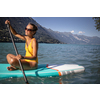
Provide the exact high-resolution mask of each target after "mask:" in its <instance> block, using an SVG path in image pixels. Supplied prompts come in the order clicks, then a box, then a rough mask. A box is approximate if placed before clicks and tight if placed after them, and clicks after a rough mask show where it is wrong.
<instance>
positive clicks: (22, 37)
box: [5, 20, 26, 41]
mask: <svg viewBox="0 0 100 100" xmlns="http://www.w3.org/2000/svg"><path fill="white" fill-rule="evenodd" d="M5 24H9V27H10V30H11V33H12V34H13V35H15V36H16V37H18V38H20V39H22V40H24V41H25V40H26V38H25V36H23V35H20V34H18V33H17V32H16V31H15V30H14V29H13V27H12V26H11V24H10V21H9V20H6V21H5Z"/></svg>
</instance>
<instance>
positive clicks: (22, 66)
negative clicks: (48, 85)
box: [7, 24, 29, 84]
mask: <svg viewBox="0 0 100 100" xmlns="http://www.w3.org/2000/svg"><path fill="white" fill-rule="evenodd" d="M7 27H8V30H9V34H10V37H11V40H12V43H13V46H14V49H15V52H16V55H18V50H17V47H16V45H15V42H14V39H13V36H12V34H11V31H10V27H9V24H7ZM18 61H19V65H20V68H21V71H22V72H23V76H24V80H25V82H26V83H27V84H29V83H28V80H27V78H26V76H25V73H24V69H23V66H22V63H21V61H20V59H19V60H18Z"/></svg>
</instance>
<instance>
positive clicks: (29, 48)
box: [25, 38, 38, 63]
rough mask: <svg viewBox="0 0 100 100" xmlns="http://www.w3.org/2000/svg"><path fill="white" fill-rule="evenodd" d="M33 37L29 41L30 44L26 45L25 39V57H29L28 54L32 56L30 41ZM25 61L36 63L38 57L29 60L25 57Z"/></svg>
mask: <svg viewBox="0 0 100 100" xmlns="http://www.w3.org/2000/svg"><path fill="white" fill-rule="evenodd" d="M34 39H35V38H33V39H32V40H31V42H30V44H29V45H28V47H27V40H26V43H25V50H26V55H25V56H26V57H29V56H33V48H32V42H33V40H34ZM25 61H27V62H36V63H38V57H37V58H36V60H29V59H25Z"/></svg>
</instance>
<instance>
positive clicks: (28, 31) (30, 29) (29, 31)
mask: <svg viewBox="0 0 100 100" xmlns="http://www.w3.org/2000/svg"><path fill="white" fill-rule="evenodd" d="M33 34H34V31H33V26H32V25H30V24H28V25H27V26H26V28H25V35H28V36H33Z"/></svg>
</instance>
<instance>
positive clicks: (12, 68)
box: [7, 66, 19, 71]
mask: <svg viewBox="0 0 100 100" xmlns="http://www.w3.org/2000/svg"><path fill="white" fill-rule="evenodd" d="M7 69H8V70H9V71H13V70H18V69H19V68H15V67H13V66H10V67H7Z"/></svg>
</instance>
